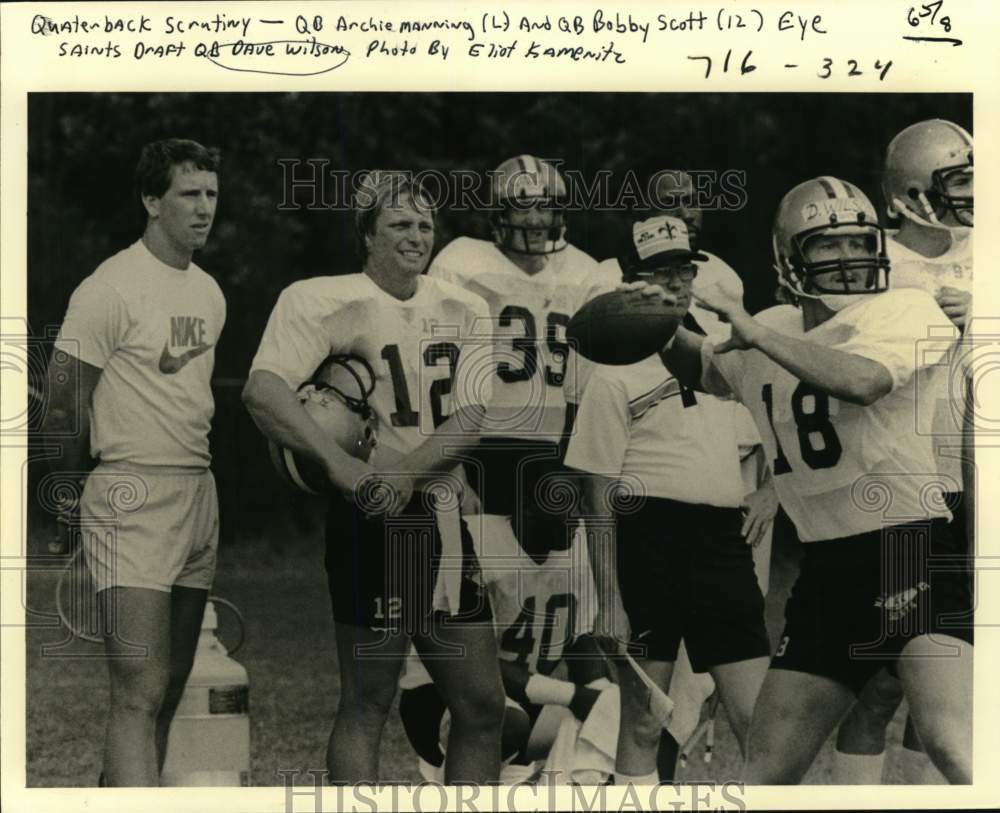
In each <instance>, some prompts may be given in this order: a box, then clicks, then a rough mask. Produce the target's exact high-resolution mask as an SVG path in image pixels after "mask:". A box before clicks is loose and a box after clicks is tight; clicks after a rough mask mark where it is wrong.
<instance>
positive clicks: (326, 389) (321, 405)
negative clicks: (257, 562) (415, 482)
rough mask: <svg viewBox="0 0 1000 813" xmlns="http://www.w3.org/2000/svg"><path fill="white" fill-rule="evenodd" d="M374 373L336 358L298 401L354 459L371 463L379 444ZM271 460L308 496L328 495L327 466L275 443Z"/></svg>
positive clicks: (356, 361) (348, 358)
mask: <svg viewBox="0 0 1000 813" xmlns="http://www.w3.org/2000/svg"><path fill="white" fill-rule="evenodd" d="M374 389H375V373H374V372H373V370H372V368H371V366H370V365H369V364H368V362H367V361H365V359H363V358H361V357H360V356H352V355H333V356H330V357H329V358H327V359H326V361H324V362H323V363H322V364H321V365H320V366H319V369H317V371H316V373H315V374H314V375H313V377H312V378H311V379H309V380H308V381H306V382H305V383H304V384H303V385H302V386H301V387H299V391H298V398H299V401H301V402H302V405H303V407H305V409H306V411H307V412H308V413H309V415H310V416H311V417H312V419H313V420H314V421H316V423H318V424H319V425H320V427H321V428H322V429H323V430H324V432H325V433H327V434H328V435H329V436H330V437H332V438H333V440H334V441H335V442H336V444H337V445H338V446H339V447H340V448H341V449H343V450H344V451H345V452H347V453H348V454H349V455H351V456H352V457H357V458H359V459H361V460H365V461H367V460H368V458H369V457H370V456H371V453H372V451H373V450H374V449H375V447H376V445H377V444H378V420H377V417H376V415H375V412H374V410H373V409H372V408H371V406H370V405H369V403H368V399H369V398H370V397H371V394H372V392H373V391H374ZM268 451H269V452H270V455H271V461H272V462H273V464H274V467H275V468H276V469H277V471H278V474H280V475H281V476H282V477H283V478H284V479H285V480H287V481H288V482H290V483H291V484H292V485H294V486H295V487H296V488H299V489H300V490H302V491H305V492H306V493H307V494H323V493H327V492H329V490H330V484H329V481H328V479H327V477H326V473H325V472H324V471H323V468H322V466H320V465H319V464H318V463H316V462H315V461H313V460H310V459H308V458H306V457H304V456H303V455H299V454H296V453H295V452H293V451H292V450H290V449H286V448H284V447H282V446H279V445H278V444H276V443H274V442H273V441H272V442H269V443H268Z"/></svg>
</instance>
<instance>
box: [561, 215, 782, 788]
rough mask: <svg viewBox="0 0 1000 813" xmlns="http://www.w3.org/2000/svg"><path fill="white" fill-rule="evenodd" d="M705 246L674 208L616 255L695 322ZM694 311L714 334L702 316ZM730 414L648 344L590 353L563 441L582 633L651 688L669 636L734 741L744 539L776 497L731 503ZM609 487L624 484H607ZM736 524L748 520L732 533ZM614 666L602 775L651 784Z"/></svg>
mask: <svg viewBox="0 0 1000 813" xmlns="http://www.w3.org/2000/svg"><path fill="white" fill-rule="evenodd" d="M707 260H708V258H707V257H706V256H705V255H703V254H699V253H697V252H694V251H692V250H691V248H690V244H689V242H688V236H687V224H686V223H685V222H684V221H682V220H680V219H678V218H674V217H663V216H657V217H652V218H649V219H647V220H643V221H639V222H637V223H635V224H634V225H633V226H632V228H631V230H630V234H629V240H628V244H627V248H626V250H625V251H624V252H623V254H622V256H621V258H620V263H621V267H622V268H623V269H624V274H625V276H624V278H625V279H626V280H628V281H632V280H643V281H645V282H648V283H651V284H654V285H657V286H663V287H664V288H665V289H666V290H667V291H668V292H669V293H670V296H671V298H672V301H673V306H674V309H675V310H676V313H677V316H678V318H683V321H684V324H685V325H686V326H687V328H688V329H690V330H691V331H693V332H695V333H696V334H698V335H704V330H703V328H702V327H701V325H700V324H699V320H698V318H697V317H696V316H695V315H694V314H693V313H691V312H689V310H688V307H689V305H690V304H691V289H692V284H693V282H694V278H695V276H696V274H698V273H699V267H698V265H696V262H701V263H705V262H707ZM699 315H700V312H699ZM707 322H708V327H709V329H712V330H713V334H714V335H716V336H718V335H719V332H720V331H719V329H718V326H717V325H713V322H714V319H713V317H712V316H710V317H709V319H708V320H707ZM721 332H722V334H723V335H724V334H725V332H726V331H725V329H724V328H723V330H722V331H721ZM744 416H745V417H746V419H747V420H748V419H749V416H747V415H746V411H745V410H744V409H743V408H742V407H740V406H739V405H737V404H735V403H734V402H732V401H722V400H719V399H717V398H715V397H713V396H710V395H705V394H696V393H695V392H694V391H693V390H692V389H690V388H687V387H684V386H682V385H681V384H680V383H679V382H678V380H677V379H676V378H675V377H674V376H672V375H670V374H667V373H666V372H665V371H664V369H663V365H662V364H661V363H660V360H659V358H658V357H657V356H656V355H655V354H654V355H653V356H650V357H649V358H646V359H644V360H642V361H639V362H637V363H635V364H629V365H621V366H606V365H600V366H596V367H595V369H594V372H593V374H592V375H591V377H590V380H589V382H588V384H587V388H586V390H585V391H584V393H583V399H582V401H581V404H580V410H579V412H578V414H577V418H576V423H575V426H574V433H573V437H572V439H571V441H570V444H569V449H568V451H567V454H566V464H567V465H568V466H571V467H573V468H576V469H579V470H582V471H585V472H588V485H587V489H586V493H587V501H586V502H587V511H586V513H587V514H588V515H589V518H590V520H588V521H596V522H595V524H594V527H593V528H592V529H591V530H590V533H589V536H591V546H592V551H591V559H592V562H593V565H594V575H595V582H596V585H597V594H598V597H599V612H598V620H597V621H596V622H595V635H596V636H598V638H599V640H600V641H601V642H602V643H603V644H604V646H606V647H607V648H608V651H609V652H611V653H614V652H616V651H617V649H618V647H619V646H620V645H621V643H627V644H628V645H629V648H630V649H633V650H634V651H635V654H636V660H637V662H638V664H639V666H640V668H642V669H643V670H644V671H645V672H646V673H647V675H648V676H649V677H650V678H651V679H652V680H653V681H654V682H655V683H656V684H657V685H658V686H660V687H661V688H662V689H663V690H664V691H666V690H667V688H668V687H669V686H670V679H671V675H672V672H673V667H674V663H675V662H676V660H677V657H678V651H679V647H680V643H681V639H682V638H683V640H684V643H685V646H686V650H687V653H688V655H689V657H690V659H691V664H692V666H693V668H694V671H695V672H696V673H704V672H710V673H711V675H712V677H713V678H714V680H715V683H716V685H717V686H718V688H719V693H720V696H721V698H722V702H723V705H724V706H725V707H726V711H727V714H728V716H729V719H730V722H731V724H732V727H733V730H734V732H735V734H736V737H737V740H738V741H739V743H740V746H741V748H743V747H744V744H745V738H746V732H747V728H748V726H749V724H750V715H751V712H752V711H753V706H754V701H755V700H756V698H757V692H758V689H759V688H760V685H761V682H762V681H763V679H764V674H765V672H766V671H767V657H768V655H769V654H770V641H769V640H768V637H767V629H766V627H765V625H764V598H763V595H762V593H761V589H760V586H759V584H758V581H757V577H756V574H755V572H754V561H753V555H752V553H751V550H752V546H753V545H754V544H755V543H756V542H757V541H759V532H760V531H762V530H763V529H764V528H765V527H766V526H767V525H768V524H769V522H770V520H771V519H772V518H773V516H774V512H775V511H776V510H777V499H776V498H775V497H774V491H773V487H772V486H770V484H768V486H766V490H767V491H768V492H769V493H770V499H769V500H766V501H760V502H758V501H756V500H755V501H754V503H753V504H754V505H755V506H756V508H755V509H754V511H759V512H761V513H760V515H756V514H755V515H754V516H749V517H746V518H745V517H744V516H743V514H742V512H741V510H740V508H741V506H742V505H744V487H743V477H742V473H741V469H740V451H739V446H740V441H741V433H740V421H741V418H743V417H744ZM618 488H624V489H625V491H627V492H630V493H628V494H627V496H623V495H618V496H617V498H616V496H615V491H616V489H618ZM614 503H617V505H615V504H614ZM765 506H767V507H766V508H765ZM747 525H749V526H750V527H752V528H754V529H756V530H755V532H754V533H752V534H751V535H750V536H749V537H748V538H745V537H744V528H745V526H747ZM748 543H749V544H748ZM618 672H619V686H620V692H621V725H620V728H619V736H618V750H617V757H616V766H615V782H616V784H626V783H634V784H655V783H656V782H657V781H659V774H658V772H657V747H658V746H659V744H660V737H661V725H662V723H663V722H664V721H663V720H659V719H657V718H656V716H655V715H654V714H653V713H652V711H651V710H650V708H649V707H648V695H649V691H648V689H647V688H646V686H645V685H644V684H643V683H642V682H640V680H639V679H638V678H637V676H636V673H634V672H633V671H632V669H630V668H627V667H625V666H622V667H621V668H619V670H618ZM699 705H700V704H699ZM697 710H698V709H696V711H695V714H697ZM696 719H697V718H696V717H695V721H696Z"/></svg>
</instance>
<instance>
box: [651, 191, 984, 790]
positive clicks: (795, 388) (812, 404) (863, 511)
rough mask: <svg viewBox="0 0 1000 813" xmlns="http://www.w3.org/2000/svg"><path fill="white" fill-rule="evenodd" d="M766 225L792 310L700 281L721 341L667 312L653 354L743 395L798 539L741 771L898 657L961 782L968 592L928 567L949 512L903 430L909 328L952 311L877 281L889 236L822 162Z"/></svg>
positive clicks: (929, 358)
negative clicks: (781, 624)
mask: <svg viewBox="0 0 1000 813" xmlns="http://www.w3.org/2000/svg"><path fill="white" fill-rule="evenodd" d="M772 238H773V247H774V258H775V263H776V267H777V269H778V274H779V278H780V281H781V283H782V284H783V285H785V286H787V287H788V288H789V291H790V293H791V294H792V295H793V296H794V297H795V299H796V300H797V302H798V307H797V308H796V307H793V306H790V305H780V306H777V307H774V308H771V309H768V310H766V311H764V312H763V313H761V314H758V315H757V316H756V317H751V316H750V315H749V314H747V313H746V311H745V310H744V309H743V308H742V305H741V304H740V303H739V302H738V301H737V300H736V299H734V298H732V297H729V296H728V295H726V294H725V293H724V292H721V291H712V292H709V291H705V292H703V293H702V294H701V295H700V298H701V300H702V304H703V305H704V306H705V307H707V308H709V309H712V310H715V311H716V312H717V313H718V314H719V315H720V316H721V317H722V318H724V319H726V320H728V321H729V322H730V323H731V325H732V336H731V338H730V339H729V340H727V341H726V342H723V343H721V344H715V343H713V342H712V341H710V340H707V339H705V338H704V337H702V336H700V335H698V334H697V333H694V332H693V331H691V330H688V329H686V328H684V327H680V328H678V330H677V332H676V334H675V335H674V336H673V337H672V338H671V339H670V340H669V341H668V342H667V345H666V346H665V348H664V350H663V352H662V354H661V358H662V359H663V362H664V364H665V365H666V366H667V368H668V369H669V370H671V371H672V372H673V373H674V374H675V375H677V376H678V378H679V379H680V380H681V382H682V383H684V384H686V385H688V386H691V387H698V388H700V389H703V390H705V391H708V392H714V393H716V394H719V395H733V396H735V397H737V398H738V399H739V400H741V401H742V402H743V403H744V404H745V405H746V406H747V407H748V408H749V409H750V412H751V414H752V415H753V417H754V421H755V423H756V424H757V428H758V430H759V431H760V434H761V437H762V438H763V441H764V445H765V447H766V449H767V452H768V455H769V457H770V459H771V468H772V471H773V472H774V481H775V485H776V488H777V490H778V495H779V498H780V500H781V504H782V506H783V507H784V508H785V510H786V512H787V513H788V515H789V517H790V518H791V519H792V521H793V522H794V524H795V527H796V530H797V531H798V535H799V538H800V539H801V540H802V542H803V543H805V544H804V558H803V561H802V567H801V572H800V574H799V577H798V580H797V582H796V584H795V587H794V588H793V591H792V594H791V596H790V598H789V600H788V603H787V605H786V608H785V629H784V632H783V635H782V638H781V641H780V643H779V645H778V648H777V651H776V652H775V655H774V658H773V659H772V662H771V669H770V671H769V672H768V674H767V677H766V678H765V680H764V685H763V687H762V689H761V693H760V696H759V698H758V700H757V704H756V706H755V708H754V713H753V721H752V724H751V726H750V733H749V737H748V758H747V767H746V776H745V779H746V781H747V782H749V783H753V784H785V783H795V782H798V781H800V780H801V779H802V777H803V776H804V774H805V773H806V771H807V770H808V768H809V766H810V764H811V763H812V761H813V759H814V758H815V756H816V753H817V752H818V751H819V748H820V747H821V745H822V744H823V742H824V741H825V740H826V738H827V736H828V735H829V734H830V732H831V731H832V729H833V728H834V727H835V726H836V725H837V724H838V723H839V722H840V720H841V718H842V717H843V716H844V714H845V713H846V712H847V710H848V709H849V708H850V706H851V705H852V704H853V703H854V700H855V699H856V696H857V694H858V693H859V692H860V691H861V690H862V689H863V688H864V686H865V684H866V683H867V682H868V680H869V679H870V678H871V677H872V676H873V675H874V674H875V673H876V672H878V670H879V669H880V668H882V667H883V666H887V665H889V664H894V665H895V668H896V670H897V672H898V674H899V677H900V680H901V681H902V685H903V689H904V692H905V694H906V697H907V699H908V701H909V704H910V711H911V714H912V716H913V720H914V724H915V726H916V730H917V732H918V734H919V736H920V739H921V741H922V743H923V744H924V746H925V747H926V749H927V752H928V754H929V755H930V757H931V759H932V760H933V761H934V764H935V765H936V766H937V767H938V768H939V769H940V770H941V771H942V773H944V775H945V776H946V777H947V778H948V780H949V781H951V782H955V783H968V782H970V781H971V768H972V753H971V730H972V729H971V691H972V682H971V678H972V641H973V634H972V625H971V621H970V619H971V598H970V590H969V584H968V580H967V578H966V577H965V576H964V575H963V574H961V573H958V572H956V568H955V567H954V556H951V558H949V567H947V568H945V567H940V566H938V563H939V562H940V561H941V559H940V558H939V554H942V553H944V554H952V553H953V551H954V545H953V543H952V541H951V534H952V529H951V527H950V519H951V515H950V512H949V511H948V508H947V507H946V506H945V505H943V504H941V503H938V502H934V501H928V500H927V499H926V492H925V486H926V485H927V474H926V473H927V472H933V471H934V459H933V449H932V444H931V442H930V439H929V438H927V437H923V436H919V435H916V434H915V433H914V432H913V426H914V423H913V422H914V409H915V405H916V401H917V397H918V395H917V392H916V380H915V374H916V370H917V367H918V366H919V365H931V364H933V363H935V361H937V360H939V359H940V358H941V357H942V356H943V354H944V351H943V350H941V349H940V348H937V349H936V350H935V349H933V348H932V349H931V350H930V351H929V352H920V353H918V352H917V342H918V341H920V340H921V339H923V338H925V337H926V335H927V326H928V325H935V324H937V325H946V324H948V322H947V316H946V315H945V314H944V312H943V311H942V310H941V308H940V307H938V305H937V303H936V302H935V301H934V299H933V298H932V297H931V296H930V295H929V294H928V293H926V292H924V291H920V290H912V289H900V290H893V291H889V290H888V273H889V259H888V257H887V255H886V248H885V240H884V233H883V230H882V228H881V227H880V226H879V225H878V220H877V217H876V215H875V210H874V208H873V207H872V205H871V203H870V202H869V200H868V199H867V197H866V196H865V195H864V193H863V192H862V191H861V190H860V189H858V188H857V187H856V186H855V185H853V184H850V183H847V182H845V181H841V180H839V179H837V178H833V177H829V176H826V177H820V178H815V179H812V180H810V181H806V182H804V183H802V184H799V185H798V186H796V187H794V188H793V189H792V190H791V191H790V192H788V194H786V195H785V197H784V198H783V199H782V201H781V205H780V206H779V209H778V212H777V216H776V218H775V224H774V229H773V232H772ZM647 293H648V294H649V295H656V296H660V297H661V298H663V299H664V300H665V301H668V302H669V301H674V299H675V298H674V297H672V296H670V295H669V294H668V293H667V292H665V291H663V290H662V289H658V288H656V287H652V288H651V289H650V290H648V291H647ZM942 655H946V656H947V657H942Z"/></svg>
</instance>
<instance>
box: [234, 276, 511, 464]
mask: <svg viewBox="0 0 1000 813" xmlns="http://www.w3.org/2000/svg"><path fill="white" fill-rule="evenodd" d="M417 283H418V284H417V291H416V293H415V294H414V295H413V296H412V297H411V298H410V299H407V300H399V299H396V298H395V297H393V296H390V295H389V294H388V293H386V292H385V291H383V290H382V289H381V288H379V287H378V286H377V285H376V284H375V283H374V282H373V281H372V280H371V278H370V277H368V276H367V275H365V274H350V275H346V276H341V277H317V278H314V279H308V280H302V281H300V282H296V283H293V284H292V285H290V286H289V287H288V288H286V289H285V290H284V291H283V292H282V293H281V296H280V297H279V298H278V303H277V304H276V305H275V306H274V310H273V311H272V312H271V317H270V319H269V320H268V323H267V327H266V328H265V329H264V336H263V337H262V338H261V341H260V347H259V349H258V350H257V355H256V356H255V357H254V360H253V364H252V366H251V371H253V370H267V371H269V372H272V373H274V374H276V375H278V376H280V377H281V378H283V379H284V380H285V382H286V383H287V384H288V385H289V386H290V387H292V389H297V388H298V387H299V385H300V384H302V382H304V381H306V380H308V379H309V378H310V377H311V376H312V375H313V373H314V372H315V371H316V369H317V368H318V367H319V365H320V364H321V363H322V362H323V361H324V360H325V359H326V358H327V356H329V355H331V354H335V353H350V354H353V355H356V356H360V357H361V358H363V359H365V360H366V361H367V362H368V364H369V365H371V368H372V370H373V371H374V373H375V390H374V392H373V394H372V397H371V404H372V406H373V408H374V410H375V413H376V415H377V416H378V426H379V429H378V432H379V446H377V447H376V449H375V453H374V455H373V457H372V462H373V463H374V464H375V465H378V464H379V462H380V454H381V453H382V452H380V450H383V451H384V450H385V449H386V447H387V448H388V449H389V450H392V451H395V452H398V453H401V454H407V453H408V452H411V451H412V450H413V449H415V448H416V447H417V446H419V445H420V444H421V443H422V442H423V441H424V440H426V438H427V436H428V435H429V434H430V433H432V432H433V431H434V429H435V428H436V427H437V426H438V425H440V424H441V423H443V422H444V420H445V419H446V418H447V417H448V416H449V415H450V414H451V413H452V412H454V411H456V410H457V409H458V408H460V407H462V406H468V405H472V404H480V405H485V404H486V403H487V402H488V399H489V395H490V389H489V388H490V381H489V377H488V376H483V375H480V374H479V373H478V372H477V371H478V370H479V369H481V366H482V365H487V366H488V365H491V364H493V362H492V361H491V358H492V354H493V347H492V342H491V340H490V335H489V331H490V327H489V315H488V313H487V309H486V303H485V302H483V301H482V300H481V299H480V298H479V297H477V296H474V295H472V294H470V293H468V292H467V291H463V290H461V289H459V288H457V287H455V286H454V285H451V284H449V283H447V282H442V281H441V280H434V279H427V278H426V277H419V278H418V279H417Z"/></svg>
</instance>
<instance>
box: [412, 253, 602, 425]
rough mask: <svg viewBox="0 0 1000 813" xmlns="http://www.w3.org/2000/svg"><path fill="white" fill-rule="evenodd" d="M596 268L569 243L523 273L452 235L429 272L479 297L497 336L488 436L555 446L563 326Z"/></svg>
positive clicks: (561, 408)
mask: <svg viewBox="0 0 1000 813" xmlns="http://www.w3.org/2000/svg"><path fill="white" fill-rule="evenodd" d="M596 268H597V263H596V262H594V260H593V259H591V258H590V257H589V256H588V255H587V254H585V253H584V252H582V251H580V250H579V249H577V248H574V247H573V246H571V245H569V246H566V248H565V249H564V250H562V251H560V252H558V253H556V254H553V255H551V256H550V257H549V261H548V264H547V265H546V266H545V268H543V269H542V270H541V271H539V272H538V273H536V274H527V273H525V272H524V271H522V270H521V269H520V268H518V267H517V266H516V265H514V263H512V262H511V261H510V260H509V259H507V257H505V256H504V255H503V254H502V253H501V252H500V250H499V249H498V248H497V247H496V246H495V245H494V244H493V243H488V242H486V241H484V240H474V239H472V238H469V237H459V238H458V239H457V240H454V241H452V242H451V243H449V244H448V245H447V246H445V248H444V250H443V251H442V252H441V253H440V254H439V255H438V256H437V257H436V258H435V260H434V262H433V263H431V268H430V271H429V272H428V275H429V276H431V277H436V278H440V279H444V280H447V281H449V282H451V283H454V284H456V285H459V286H461V287H462V288H465V289H466V290H468V291H471V292H472V293H474V294H476V295H478V296H481V297H482V298H483V299H485V300H486V302H487V303H488V304H489V308H490V316H491V317H492V319H493V324H494V330H495V334H496V338H497V353H498V356H497V367H496V370H495V373H494V375H493V399H492V401H491V403H490V406H489V418H490V420H489V421H488V426H489V430H488V431H489V433H490V434H493V435H496V436H498V437H513V438H525V439H531V440H548V441H555V440H558V439H559V438H560V436H561V435H562V432H563V425H564V422H565V413H566V401H565V399H564V398H563V392H562V384H563V378H564V376H565V374H566V363H567V358H566V357H567V345H566V326H567V325H568V324H569V320H570V319H571V318H572V316H573V314H574V313H576V311H577V310H578V309H579V307H580V306H581V305H582V304H583V301H584V297H585V295H586V287H585V284H584V283H585V281H586V280H587V279H588V278H589V277H590V276H591V275H592V274H593V272H594V270H595V269H596Z"/></svg>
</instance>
